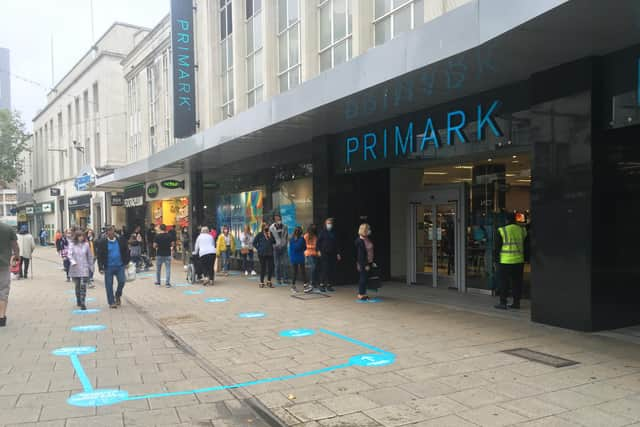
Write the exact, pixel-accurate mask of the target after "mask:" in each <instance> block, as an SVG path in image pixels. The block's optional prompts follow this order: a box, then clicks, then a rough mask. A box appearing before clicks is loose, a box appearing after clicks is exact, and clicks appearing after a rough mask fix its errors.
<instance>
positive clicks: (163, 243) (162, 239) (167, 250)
mask: <svg viewBox="0 0 640 427" xmlns="http://www.w3.org/2000/svg"><path fill="white" fill-rule="evenodd" d="M175 244H176V241H175V240H174V238H173V236H172V235H171V234H170V233H168V232H167V226H166V225H164V224H161V225H160V232H159V233H157V234H156V239H155V241H154V242H153V248H154V249H155V251H156V283H155V285H156V286H160V284H161V282H160V277H161V276H162V266H163V265H164V268H165V282H164V283H165V286H166V287H167V288H170V287H171V256H172V254H173V249H174V246H175Z"/></svg>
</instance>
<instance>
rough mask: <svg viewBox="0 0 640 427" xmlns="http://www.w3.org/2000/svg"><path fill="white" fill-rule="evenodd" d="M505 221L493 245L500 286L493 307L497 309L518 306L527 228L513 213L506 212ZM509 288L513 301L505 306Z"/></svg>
mask: <svg viewBox="0 0 640 427" xmlns="http://www.w3.org/2000/svg"><path fill="white" fill-rule="evenodd" d="M506 222H507V225H505V226H504V227H500V228H498V236H497V242H496V247H495V252H496V259H498V271H499V278H500V287H499V289H498V295H499V296H500V303H499V304H498V305H496V306H495V308H497V309H499V310H506V309H507V308H511V309H514V310H518V309H519V308H520V297H521V296H522V280H523V278H522V276H523V274H524V260H525V256H524V250H525V240H526V238H527V230H526V229H525V228H524V227H523V226H520V225H518V224H517V223H516V219H515V214H514V213H508V214H507V218H506ZM509 290H511V292H512V295H513V303H512V304H511V305H510V306H508V307H507V298H508V297H509Z"/></svg>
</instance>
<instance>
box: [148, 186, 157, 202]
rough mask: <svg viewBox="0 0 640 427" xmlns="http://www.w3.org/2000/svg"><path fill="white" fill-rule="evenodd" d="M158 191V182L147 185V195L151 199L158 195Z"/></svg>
mask: <svg viewBox="0 0 640 427" xmlns="http://www.w3.org/2000/svg"><path fill="white" fill-rule="evenodd" d="M159 192H160V188H159V187H158V184H149V186H148V187H147V196H149V197H150V198H152V199H155V198H156V197H158V193H159Z"/></svg>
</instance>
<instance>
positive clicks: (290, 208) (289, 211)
mask: <svg viewBox="0 0 640 427" xmlns="http://www.w3.org/2000/svg"><path fill="white" fill-rule="evenodd" d="M280 215H281V216H282V222H283V223H284V225H286V226H287V228H288V229H289V234H291V233H293V229H294V228H296V227H297V226H298V220H297V218H296V205H295V204H293V203H292V204H290V205H280Z"/></svg>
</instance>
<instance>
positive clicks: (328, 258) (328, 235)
mask: <svg viewBox="0 0 640 427" xmlns="http://www.w3.org/2000/svg"><path fill="white" fill-rule="evenodd" d="M333 227H334V220H333V218H328V219H327V220H326V221H325V222H324V229H323V230H322V231H321V232H320V235H319V236H318V242H317V243H316V248H317V251H318V256H319V257H320V291H321V292H327V291H329V292H333V291H334V289H333V285H334V284H335V280H336V270H337V267H338V261H340V260H341V259H342V257H341V255H340V249H339V245H338V236H337V235H336V231H335V229H334V228H333Z"/></svg>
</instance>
